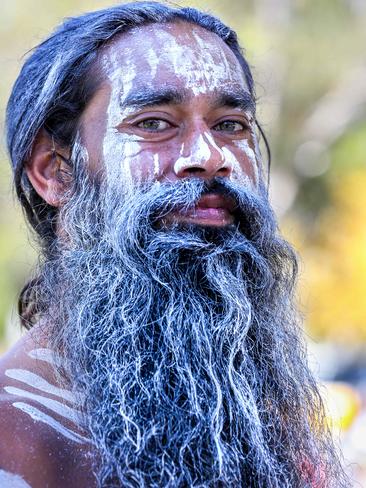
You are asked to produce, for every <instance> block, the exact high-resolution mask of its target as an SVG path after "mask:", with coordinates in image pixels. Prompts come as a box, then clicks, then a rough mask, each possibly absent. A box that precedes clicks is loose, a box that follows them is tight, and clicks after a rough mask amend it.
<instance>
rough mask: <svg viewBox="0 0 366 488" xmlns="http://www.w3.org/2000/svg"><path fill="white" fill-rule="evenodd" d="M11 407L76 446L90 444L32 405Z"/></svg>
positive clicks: (24, 404)
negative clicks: (74, 443)
mask: <svg viewBox="0 0 366 488" xmlns="http://www.w3.org/2000/svg"><path fill="white" fill-rule="evenodd" d="M12 405H13V407H15V408H18V409H19V410H21V411H22V412H24V413H26V414H27V415H29V416H30V417H31V418H32V419H33V420H35V421H37V422H42V423H44V424H46V425H48V426H49V427H51V429H54V430H55V431H56V432H58V433H59V434H61V435H63V436H64V437H66V438H67V439H69V440H71V441H73V442H76V443H77V444H85V443H89V442H90V439H88V438H86V437H84V436H82V435H80V434H78V433H77V432H74V431H72V430H70V429H68V428H66V427H64V426H63V425H62V424H61V423H60V422H58V421H57V420H55V419H54V418H53V417H51V416H50V415H47V414H46V413H44V412H42V411H41V410H39V409H38V408H36V407H34V406H33V405H28V404H27V403H24V402H14V403H13V404H12Z"/></svg>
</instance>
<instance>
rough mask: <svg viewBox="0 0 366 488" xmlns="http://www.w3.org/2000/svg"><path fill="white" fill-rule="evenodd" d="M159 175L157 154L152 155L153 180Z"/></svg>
mask: <svg viewBox="0 0 366 488" xmlns="http://www.w3.org/2000/svg"><path fill="white" fill-rule="evenodd" d="M159 174H160V161H159V154H157V153H156V154H154V178H157V177H158V176H159Z"/></svg>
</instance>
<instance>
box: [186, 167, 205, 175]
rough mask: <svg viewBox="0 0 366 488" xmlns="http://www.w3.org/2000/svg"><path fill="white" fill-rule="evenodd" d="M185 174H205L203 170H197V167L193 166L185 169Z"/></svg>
mask: <svg viewBox="0 0 366 488" xmlns="http://www.w3.org/2000/svg"><path fill="white" fill-rule="evenodd" d="M184 172H185V173H189V174H198V173H205V170H204V168H198V167H197V166H193V167H192V168H186V169H185V171H184Z"/></svg>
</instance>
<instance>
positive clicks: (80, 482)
mask: <svg viewBox="0 0 366 488" xmlns="http://www.w3.org/2000/svg"><path fill="white" fill-rule="evenodd" d="M50 360H51V356H50V354H49V352H47V349H46V348H40V347H38V348H35V349H32V348H28V347H27V346H25V345H24V343H20V344H18V345H16V346H15V348H14V349H13V350H11V351H9V353H8V354H7V355H6V356H4V357H3V358H1V359H0V432H1V436H0V481H1V483H0V484H1V486H2V487H3V486H4V488H5V487H6V484H5V483H4V482H3V481H2V478H1V476H2V477H3V478H4V480H5V479H6V477H11V476H13V477H14V476H17V477H18V478H19V480H18V481H19V483H21V482H24V483H28V485H29V486H31V487H32V488H37V487H39V488H43V487H50V488H57V487H64V486H68V487H70V488H74V487H75V488H76V487H78V488H82V487H84V486H85V487H86V486H87V487H93V486H94V478H93V476H92V470H91V458H90V443H89V442H88V439H87V437H86V436H85V434H84V433H83V431H82V429H81V428H80V425H79V417H78V410H77V408H76V407H75V405H74V404H73V399H72V395H71V393H70V392H69V391H67V390H66V389H64V388H62V387H60V386H59V385H57V383H55V378H54V375H53V374H52V368H51V365H50V363H49V362H47V361H50ZM9 479H11V478H9ZM14 479H15V478H14ZM9 483H10V482H9ZM11 483H13V484H14V486H17V485H16V484H15V481H14V480H12V481H11ZM8 486H9V487H11V486H13V485H12V484H9V485H8ZM21 486H22V485H21V484H19V487H21ZM24 486H27V485H24Z"/></svg>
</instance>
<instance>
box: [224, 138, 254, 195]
mask: <svg viewBox="0 0 366 488" xmlns="http://www.w3.org/2000/svg"><path fill="white" fill-rule="evenodd" d="M222 152H223V153H224V157H225V163H226V164H227V165H230V166H231V167H232V168H233V171H232V173H231V175H232V178H233V179H237V180H238V181H240V183H241V184H243V185H245V186H247V187H253V181H252V179H251V178H250V177H249V176H248V175H247V174H246V173H245V172H244V171H243V168H242V167H241V166H240V163H239V161H238V160H237V158H236V157H235V154H233V153H232V152H231V151H230V149H228V148H227V147H225V146H224V147H223V148H222Z"/></svg>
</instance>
